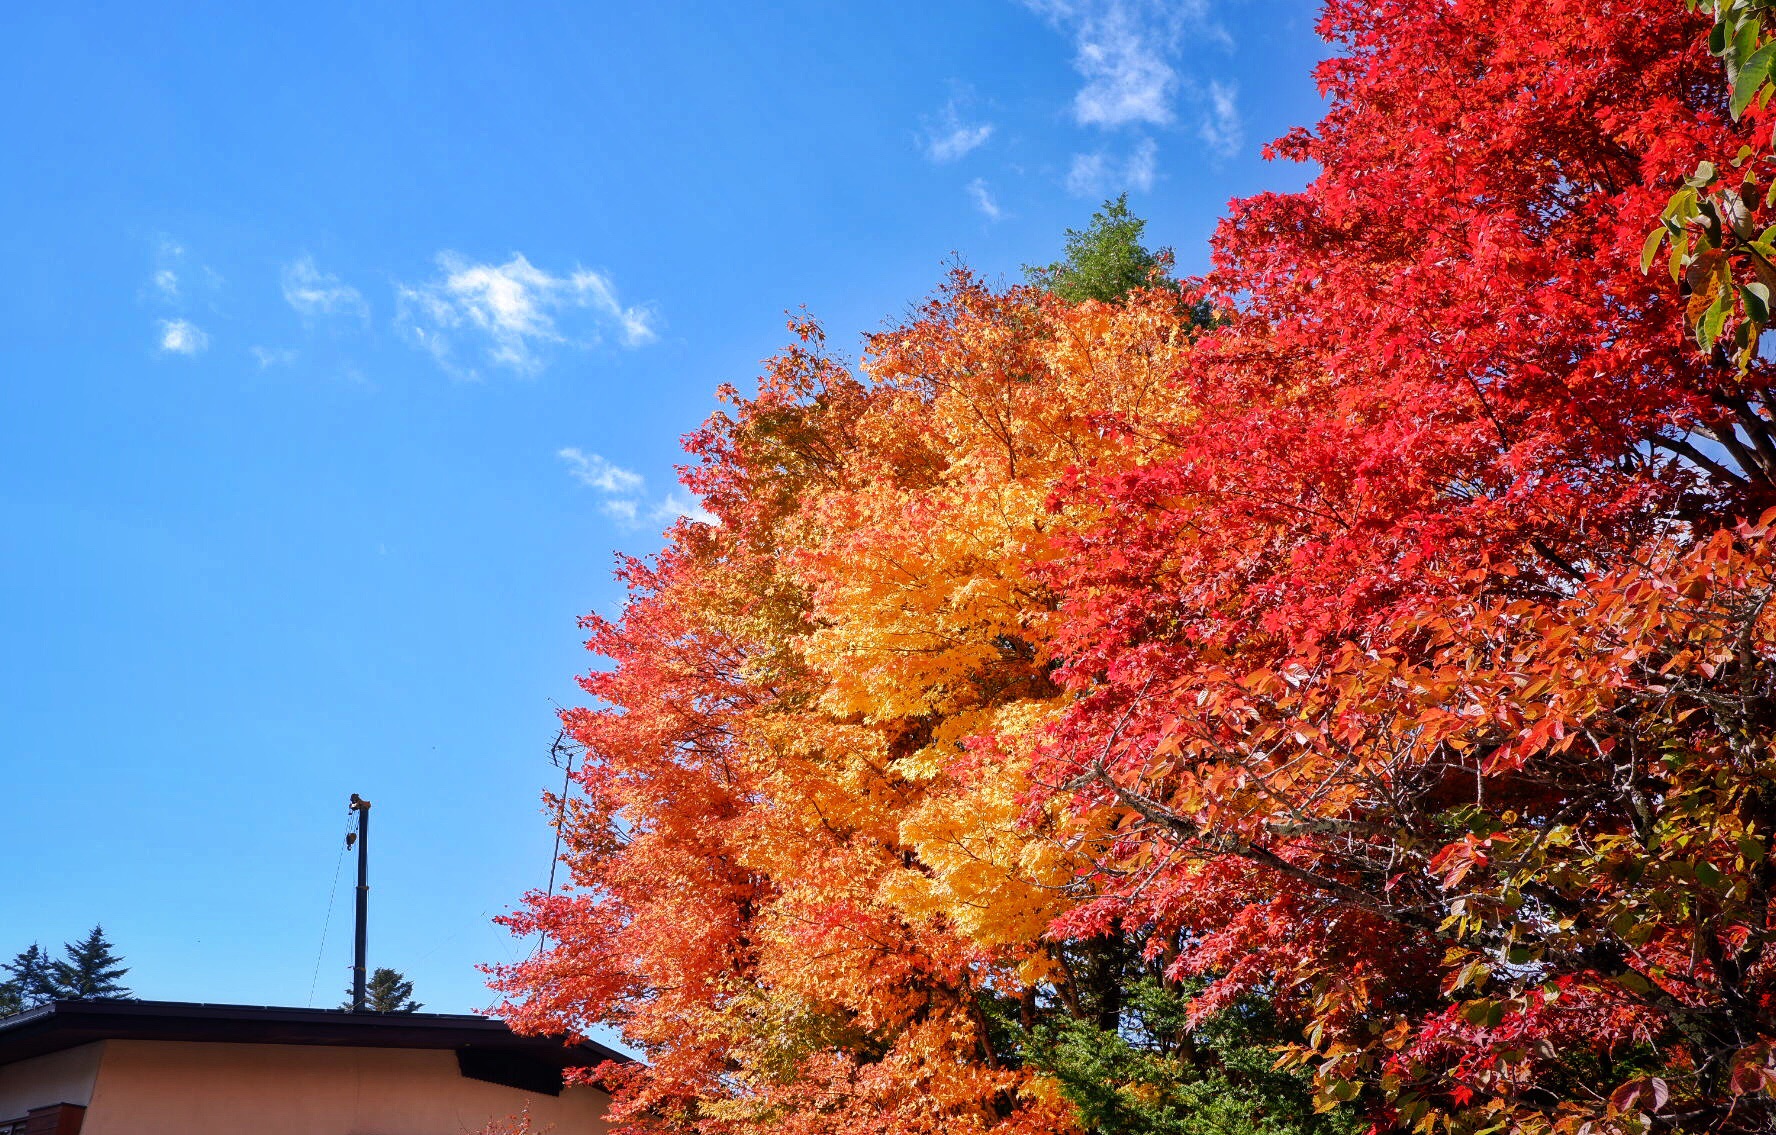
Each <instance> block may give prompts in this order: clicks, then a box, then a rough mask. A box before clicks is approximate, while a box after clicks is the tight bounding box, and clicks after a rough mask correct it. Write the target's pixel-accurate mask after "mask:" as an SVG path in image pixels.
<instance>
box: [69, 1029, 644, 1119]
mask: <svg viewBox="0 0 1776 1135" xmlns="http://www.w3.org/2000/svg"><path fill="white" fill-rule="evenodd" d="M69 1102H71V1103H78V1102H80V1101H78V1100H70V1101H69ZM608 1103H609V1097H608V1096H606V1095H605V1094H604V1093H603V1092H601V1091H599V1090H598V1089H597V1088H590V1087H580V1088H569V1089H567V1090H566V1091H564V1092H562V1093H561V1095H559V1096H547V1095H530V1094H528V1093H525V1092H522V1091H519V1090H518V1089H516V1088H508V1087H505V1086H503V1085H500V1084H489V1083H485V1082H483V1081H480V1080H470V1079H467V1078H465V1077H464V1076H463V1075H462V1074H461V1073H459V1072H458V1071H457V1067H456V1055H455V1054H454V1053H452V1052H448V1051H428V1050H422V1049H398V1048H383V1049H378V1048H330V1047H323V1046H318V1045H281V1044H210V1043H188V1042H182V1041H128V1040H114V1041H108V1042H106V1044H105V1056H104V1061H103V1062H102V1064H101V1065H100V1067H99V1074H98V1081H97V1084H96V1086H95V1088H94V1090H93V1092H92V1097H91V1101H90V1103H89V1104H88V1106H87V1112H86V1122H85V1125H84V1126H83V1127H82V1128H81V1135H192V1133H193V1132H205V1133H214V1135H227V1133H230V1132H242V1133H244V1135H464V1133H467V1132H476V1131H480V1130H481V1129H482V1128H483V1127H484V1126H485V1125H486V1124H487V1123H488V1122H489V1121H492V1120H502V1119H509V1118H513V1117H516V1116H517V1115H518V1114H519V1112H520V1111H521V1109H524V1108H525V1107H526V1106H527V1105H528V1109H529V1117H530V1120H531V1123H532V1126H533V1129H535V1130H537V1131H544V1130H550V1131H552V1132H553V1133H554V1135H581V1133H584V1135H604V1132H605V1124H604V1119H603V1115H604V1109H605V1106H606V1105H607V1104H608ZM550 1125H553V1127H550Z"/></svg>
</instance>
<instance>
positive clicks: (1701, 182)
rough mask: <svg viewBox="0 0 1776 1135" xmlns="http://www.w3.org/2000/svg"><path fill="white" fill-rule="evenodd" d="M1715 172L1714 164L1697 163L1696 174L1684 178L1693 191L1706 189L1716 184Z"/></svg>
mask: <svg viewBox="0 0 1776 1135" xmlns="http://www.w3.org/2000/svg"><path fill="white" fill-rule="evenodd" d="M1714 177H1715V170H1714V163H1713V162H1698V163H1696V172H1695V173H1692V174H1691V175H1690V176H1688V177H1686V178H1684V184H1685V185H1687V186H1689V187H1690V188H1691V189H1706V188H1708V187H1709V186H1710V185H1712V184H1714Z"/></svg>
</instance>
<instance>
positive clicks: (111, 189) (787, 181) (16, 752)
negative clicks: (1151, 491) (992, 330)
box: [0, 0, 1324, 1011]
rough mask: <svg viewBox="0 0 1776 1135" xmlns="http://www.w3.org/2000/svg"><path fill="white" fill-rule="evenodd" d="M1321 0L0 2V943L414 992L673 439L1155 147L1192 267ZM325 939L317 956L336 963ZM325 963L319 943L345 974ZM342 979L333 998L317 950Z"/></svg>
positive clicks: (533, 855) (1075, 222)
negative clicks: (5, 22) (366, 942)
mask: <svg viewBox="0 0 1776 1135" xmlns="http://www.w3.org/2000/svg"><path fill="white" fill-rule="evenodd" d="M1313 18H1314V12H1313V9H1312V8H1311V6H1309V5H1306V4H1302V5H1298V6H1289V5H1284V6H1281V7H1280V8H1279V6H1277V5H1261V4H1257V3H1252V2H1249V0H1245V2H1241V0H1235V2H1233V3H1226V4H1219V5H1214V6H1212V7H1211V6H1210V5H1208V4H1207V3H1206V2H1201V0H1195V2H1189V3H1182V4H1157V3H1147V2H1143V0H1076V2H1062V0H1046V2H1041V3H1028V4H1023V3H1017V2H1015V0H952V2H948V3H943V4H917V3H915V4H899V5H883V6H880V7H877V6H869V5H863V4H849V3H843V4H841V3H805V4H779V5H771V6H768V7H767V6H765V5H747V4H742V5H718V4H713V3H700V4H690V3H654V4H646V5H620V6H619V5H605V4H534V5H523V6H512V10H507V11H502V10H501V9H500V8H499V7H497V6H495V7H489V6H487V5H473V6H470V5H455V4H438V3H432V4H425V5H419V4H404V5H403V4H388V5H382V6H380V7H378V8H377V9H376V10H375V11H373V12H369V13H366V12H364V11H362V10H357V9H347V8H344V7H334V6H331V5H325V4H310V5H295V6H289V5H286V6H283V7H282V8H281V9H275V10H271V9H266V7H265V6H262V5H240V4H232V5H220V4H218V5H214V6H204V7H199V6H194V5H193V6H180V7H177V8H170V7H161V6H156V5H147V4H127V5H126V4H105V5H97V4H64V5H36V6H32V7H30V8H28V9H20V10H18V11H16V12H15V13H13V15H12V18H11V20H10V22H9V24H10V26H9V33H8V35H7V36H6V37H5V42H4V43H3V44H0V106H3V107H4V109H3V110H0V142H4V146H5V153H6V155H7V157H6V164H7V166H8V170H9V172H8V175H7V176H6V177H4V178H0V205H3V206H4V209H5V215H7V216H10V217H12V218H13V221H12V223H11V225H10V226H9V230H8V231H7V232H6V233H5V235H4V236H3V237H0V241H3V242H4V243H3V244H0V249H4V252H5V262H6V263H8V264H10V265H11V266H12V267H11V269H10V270H8V271H5V272H0V375H3V381H0V541H3V543H0V595H4V596H5V601H4V603H3V605H0V643H3V644H4V646H5V655H4V658H5V661H4V674H3V675H0V679H3V680H0V724H3V726H4V731H5V732H4V740H3V741H0V746H3V747H0V754H4V755H3V756H0V773H3V774H4V778H3V780H0V784H4V792H5V794H6V803H7V808H6V815H7V821H6V837H5V840H4V850H3V851H0V954H4V955H7V956H10V954H11V953H13V952H15V951H16V950H18V949H22V948H23V947H24V946H25V945H27V944H28V943H29V942H30V941H32V940H33V939H36V940H41V941H43V942H45V943H46V944H59V943H60V942H62V941H64V940H66V939H70V938H73V937H75V936H76V935H78V934H80V933H82V932H83V931H84V930H85V929H86V928H87V927H89V926H91V925H92V924H93V923H94V922H101V921H102V922H103V923H104V924H105V927H106V929H107V931H108V932H109V933H110V935H111V937H112V938H113V940H114V941H115V942H116V943H117V944H118V946H119V948H120V949H121V950H122V952H123V953H124V954H125V955H126V958H127V960H128V961H129V963H130V964H131V965H132V967H133V969H132V973H131V975H130V979H129V980H130V982H131V984H132V985H133V986H134V988H135V989H136V991H137V993H138V994H140V995H142V996H146V997H156V998H171V999H190V1000H204V1001H224V1002H244V1003H252V1004H267V1003H271V1004H295V1005H303V1004H307V1003H310V1001H311V999H312V1001H313V1003H315V1004H318V1005H331V1004H336V1003H337V1002H338V1000H339V997H340V993H341V990H342V989H343V987H344V986H345V985H346V984H347V981H348V974H347V970H346V967H347V966H348V965H349V954H350V922H351V908H350V885H351V877H350V864H349V862H347V864H346V865H345V868H344V870H343V871H342V873H341V875H340V880H339V891H338V896H337V899H336V902H335V905H334V908H333V913H332V921H331V925H330V928H329V929H328V933H327V938H326V946H325V950H324V951H323V950H321V949H320V947H321V937H322V928H323V923H324V921H325V919H326V917H327V910H328V895H329V887H330V884H331V881H332V880H333V878H334V868H335V864H336V862H337V860H338V849H339V846H340V838H341V836H342V834H343V832H344V831H345V827H346V812H345V801H346V797H347V794H348V793H351V792H360V793H362V794H363V795H365V796H366V797H368V798H369V799H371V800H372V801H373V802H374V805H375V811H374V813H373V814H374V821H373V823H374V828H373V831H372V836H373V849H374V856H373V864H372V884H373V890H372V896H371V900H372V922H371V959H370V960H371V964H372V965H390V966H394V967H396V968H398V969H401V970H403V971H405V972H406V973H407V974H408V976H409V977H411V978H412V979H413V980H414V982H415V985H416V987H417V992H418V995H419V997H420V998H421V1000H423V1001H425V1002H426V1004H427V1006H428V1008H435V1009H438V1010H443V1011H466V1010H469V1009H472V1008H476V1007H480V1006H484V1005H485V1004H486V1003H487V1002H488V1000H489V998H488V995H487V993H486V991H485V990H484V988H483V987H482V986H481V983H480V977H479V975H478V974H477V973H476V972H475V970H474V968H473V966H474V964H475V963H476V962H482V961H499V960H503V959H507V958H510V957H512V956H514V954H515V953H517V952H519V951H522V949H523V948H524V947H523V944H521V943H514V942H513V941H512V940H511V939H509V938H508V937H507V936H506V935H505V934H504V932H503V931H501V930H500V929H498V928H497V927H494V926H492V925H491V924H490V923H489V919H490V918H491V917H492V916H493V915H494V914H496V913H498V912H499V911H501V910H502V909H505V908H506V907H508V906H510V905H511V904H512V903H513V902H515V901H516V899H517V898H518V896H519V895H520V894H521V893H522V892H523V891H524V890H525V889H527V888H530V887H536V886H541V885H543V884H544V882H545V881H546V880H547V877H548V872H549V852H550V832H549V829H548V826H547V824H546V822H545V820H544V817H543V816H542V814H541V812H540V805H539V800H538V796H539V793H540V792H541V791H542V790H543V789H544V788H545V787H547V786H548V785H550V784H551V783H555V784H557V785H558V784H559V774H558V773H556V772H555V771H554V770H553V769H552V768H551V766H550V764H549V761H548V744H549V741H550V739H551V738H552V736H553V733H554V719H553V716H552V713H553V710H552V706H553V705H555V704H556V703H566V702H571V701H574V700H575V699H576V698H577V696H578V690H577V687H576V686H575V684H574V680H573V679H574V676H575V675H576V674H578V673H580V672H582V671H584V670H585V669H587V668H588V666H589V665H590V663H591V659H590V658H589V657H588V656H587V655H586V654H585V653H584V651H583V649H582V648H581V646H580V636H579V634H578V632H577V630H576V627H575V619H576V617H577V616H578V615H580V614H582V613H583V612H586V611H590V610H595V609H596V610H604V611H610V610H613V609H614V608H615V607H616V605H617V604H618V603H619V602H620V595H619V592H618V590H617V588H616V586H615V585H614V583H613V582H612V580H611V566H612V557H613V554H614V553H615V552H616V551H617V550H623V551H627V552H636V553H645V552H648V551H650V550H652V549H654V548H656V547H657V546H658V533H659V531H660V529H661V528H662V526H663V525H664V523H665V522H666V521H668V520H670V519H671V518H672V517H673V516H676V515H677V514H679V513H680V512H692V513H694V511H695V509H696V502H695V501H694V500H692V499H691V498H689V497H688V496H686V495H685V494H684V492H683V490H682V489H679V488H678V486H677V484H676V482H675V479H674V474H673V466H674V464H675V462H676V461H677V460H679V456H680V454H679V449H678V439H679V437H680V436H681V435H683V434H684V433H685V432H686V431H687V430H690V429H692V428H694V427H695V426H696V425H697V424H698V423H699V422H700V421H701V420H702V419H703V418H704V417H705V416H706V415H707V414H708V413H709V412H710V411H711V410H712V409H713V408H714V402H713V399H712V393H713V391H714V389H715V387H716V386H717V384H719V383H721V382H725V381H726V382H734V383H735V384H736V385H739V386H741V387H742V388H743V389H746V388H748V387H749V385H750V383H751V380H752V377H753V376H754V375H756V374H757V373H758V360H760V359H762V358H764V357H765V356H767V355H769V354H770V353H771V352H772V351H773V350H775V349H776V348H777V347H778V346H779V345H781V344H782V343H783V342H784V340H785V338H786V334H785V332H784V313H785V311H786V310H788V309H793V308H798V307H800V306H802V305H806V306H807V307H808V308H809V309H810V310H811V311H812V312H813V313H814V314H815V315H817V316H819V317H820V318H821V319H822V320H823V321H824V322H825V323H826V325H827V328H828V330H829V332H830V334H831V337H832V341H833V342H834V343H835V344H836V345H837V346H838V347H840V348H842V349H845V350H847V351H850V350H854V349H855V346H856V344H857V343H858V337H859V335H861V334H862V333H864V332H867V331H870V330H873V329H876V328H879V327H880V326H882V325H883V323H884V321H885V320H887V319H891V318H892V317H893V316H894V315H895V314H896V313H898V312H902V311H904V310H906V308H907V306H908V305H909V304H910V303H912V302H913V301H915V300H917V299H918V298H919V297H921V296H922V295H924V294H925V293H926V292H927V291H928V290H929V289H930V288H931V287H932V286H933V285H934V284H935V283H936V282H937V280H938V279H939V277H940V275H941V273H942V270H943V264H944V262H945V261H946V259H947V258H948V257H950V256H951V255H952V254H956V255H959V256H960V257H961V258H962V259H963V260H965V261H966V262H967V263H969V264H971V265H973V266H975V267H976V268H977V269H979V270H981V271H982V272H984V273H986V274H988V275H989V276H993V277H998V276H1001V275H1003V276H1006V277H1011V278H1015V277H1016V276H1017V275H1018V270H1019V267H1020V265H1022V264H1024V263H1026V262H1045V261H1047V260H1050V259H1053V258H1054V257H1055V256H1056V255H1057V254H1058V252H1059V246H1060V241H1061V236H1062V232H1063V230H1064V229H1066V228H1068V227H1079V226H1081V225H1082V224H1083V223H1084V222H1085V221H1086V220H1087V219H1088V218H1089V215H1090V212H1091V210H1092V208H1093V207H1094V206H1095V205H1096V204H1097V203H1098V202H1100V201H1101V200H1102V199H1103V198H1104V197H1105V196H1106V195H1110V194H1114V193H1116V192H1118V191H1121V190H1124V189H1126V190H1128V191H1129V192H1130V194H1131V203H1132V205H1133V206H1134V208H1135V209H1136V211H1137V212H1138V213H1140V214H1141V215H1143V216H1145V217H1147V218H1148V219H1149V221H1150V225H1149V230H1148V231H1149V235H1150V237H1151V238H1152V240H1153V242H1154V243H1158V244H1170V245H1173V246H1175V248H1176V249H1177V252H1178V257H1179V262H1180V265H1181V267H1182V268H1183V269H1184V270H1186V271H1194V270H1200V269H1201V268H1202V267H1203V266H1204V265H1205V263H1206V249H1205V240H1206V238H1207V236H1208V234H1209V232H1210V230H1211V228H1212V227H1213V224H1214V221H1215V219H1216V217H1217V216H1218V215H1219V214H1220V212H1221V211H1222V209H1223V207H1224V205H1225V203H1226V201H1227V200H1228V199H1229V198H1230V197H1234V196H1238V195H1243V194H1248V193H1253V192H1257V191H1260V190H1264V189H1289V188H1294V187H1296V186H1298V185H1299V184H1301V182H1302V180H1303V179H1304V177H1305V175H1306V174H1305V171H1303V170H1301V169H1299V168H1296V167H1289V166H1279V165H1276V164H1272V163H1265V162H1263V161H1261V160H1260V158H1259V152H1258V151H1259V147H1260V146H1261V144H1262V143H1263V142H1264V141H1266V140H1268V139H1270V138H1272V137H1275V136H1276V135H1278V134H1280V133H1282V132H1283V131H1284V130H1286V129H1287V128H1288V127H1290V126H1292V125H1296V124H1306V123H1311V122H1312V121H1314V119H1315V118H1316V117H1317V115H1318V111H1319V106H1320V103H1319V100H1318V97H1317V95H1316V93H1315V90H1314V85H1313V82H1312V78H1311V74H1310V69H1311V67H1312V64H1313V62H1314V61H1315V60H1316V59H1318V58H1320V57H1321V55H1322V54H1323V53H1324V48H1323V45H1322V44H1320V43H1319V41H1318V40H1316V39H1315V38H1314V36H1313V34H1312V23H1313ZM317 961H318V970H317ZM317 973H318V978H317V976H316V975H317ZM311 989H312V994H311Z"/></svg>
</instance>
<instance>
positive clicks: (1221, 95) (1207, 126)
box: [1196, 82, 1245, 158]
mask: <svg viewBox="0 0 1776 1135" xmlns="http://www.w3.org/2000/svg"><path fill="white" fill-rule="evenodd" d="M1238 99H1239V87H1238V86H1237V85H1236V84H1233V83H1220V82H1210V83H1209V85H1208V88H1207V89H1206V90H1204V91H1203V92H1202V99H1201V101H1202V103H1203V112H1202V121H1201V123H1200V124H1199V125H1198V126H1197V131H1196V133H1197V136H1198V137H1199V138H1201V139H1202V140H1203V142H1204V144H1206V145H1207V146H1208V147H1209V149H1210V150H1212V151H1213V152H1214V153H1215V154H1216V155H1218V156H1219V157H1223V158H1230V157H1232V156H1233V155H1234V154H1235V153H1237V152H1238V151H1239V148H1240V143H1241V142H1242V141H1243V140H1244V138H1245V129H1244V126H1243V124H1242V123H1241V121H1240V112H1239V101H1238Z"/></svg>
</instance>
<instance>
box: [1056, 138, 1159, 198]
mask: <svg viewBox="0 0 1776 1135" xmlns="http://www.w3.org/2000/svg"><path fill="white" fill-rule="evenodd" d="M1158 173H1159V143H1158V142H1156V141H1154V140H1153V139H1152V138H1143V139H1141V141H1140V142H1139V143H1138V144H1137V145H1136V146H1135V149H1134V151H1133V152H1132V153H1131V154H1129V156H1128V158H1127V159H1118V158H1115V157H1112V156H1111V155H1110V154H1107V153H1105V152H1104V151H1102V150H1099V151H1096V152H1094V153H1090V154H1074V155H1073V164H1072V166H1071V167H1070V168H1069V169H1068V170H1067V192H1069V193H1071V194H1073V195H1074V196H1076V197H1101V196H1103V195H1105V194H1108V193H1115V192H1117V191H1119V190H1123V189H1134V190H1137V191H1139V192H1142V193H1145V192H1147V191H1148V190H1149V189H1152V188H1153V182H1154V179H1155V178H1156V177H1157V176H1158Z"/></svg>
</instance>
